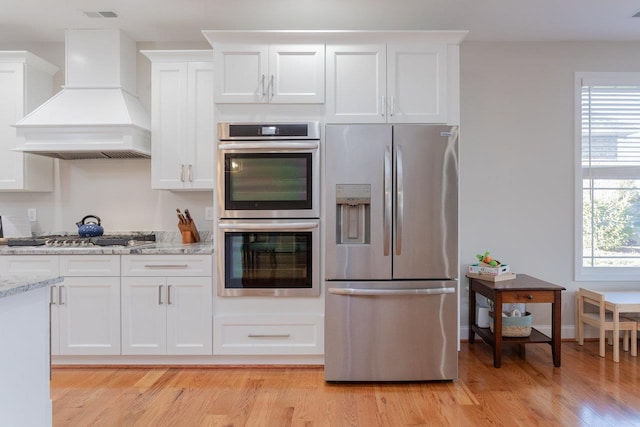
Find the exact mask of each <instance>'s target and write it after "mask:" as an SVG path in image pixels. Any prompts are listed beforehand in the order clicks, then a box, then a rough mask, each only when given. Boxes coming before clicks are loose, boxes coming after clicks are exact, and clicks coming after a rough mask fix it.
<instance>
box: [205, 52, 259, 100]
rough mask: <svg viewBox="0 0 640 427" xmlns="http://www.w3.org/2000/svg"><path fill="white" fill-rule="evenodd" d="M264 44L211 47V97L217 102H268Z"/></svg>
mask: <svg viewBox="0 0 640 427" xmlns="http://www.w3.org/2000/svg"><path fill="white" fill-rule="evenodd" d="M268 53H269V50H268V47H267V45H251V44H219V45H215V46H214V47H213V63H214V64H215V67H216V72H215V73H214V84H213V89H214V99H215V102H220V103H261V102H268V97H267V89H268V88H267V86H268V81H267V79H268V73H269V70H268V67H269V66H268V61H269V54H268Z"/></svg>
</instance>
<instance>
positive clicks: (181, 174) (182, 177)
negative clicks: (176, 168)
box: [180, 164, 184, 182]
mask: <svg viewBox="0 0 640 427" xmlns="http://www.w3.org/2000/svg"><path fill="white" fill-rule="evenodd" d="M180 181H181V182H184V164H181V165H180Z"/></svg>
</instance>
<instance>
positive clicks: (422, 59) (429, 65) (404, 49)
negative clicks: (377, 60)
mask: <svg viewBox="0 0 640 427" xmlns="http://www.w3.org/2000/svg"><path fill="white" fill-rule="evenodd" d="M387 72H388V74H387V96H388V100H387V103H388V105H387V110H388V115H389V117H388V122H391V123H446V122H447V45H446V43H427V44H425V43H422V44H415V45H414V44H389V45H387Z"/></svg>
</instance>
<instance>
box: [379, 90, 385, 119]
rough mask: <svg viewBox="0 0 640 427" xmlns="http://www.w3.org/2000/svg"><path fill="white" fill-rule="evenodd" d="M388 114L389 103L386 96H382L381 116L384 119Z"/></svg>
mask: <svg viewBox="0 0 640 427" xmlns="http://www.w3.org/2000/svg"><path fill="white" fill-rule="evenodd" d="M386 112H387V103H386V100H385V96H384V95H382V96H381V97H380V115H381V116H382V117H384V115H385V114H386Z"/></svg>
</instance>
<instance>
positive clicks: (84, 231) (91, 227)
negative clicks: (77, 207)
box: [76, 215, 104, 237]
mask: <svg viewBox="0 0 640 427" xmlns="http://www.w3.org/2000/svg"><path fill="white" fill-rule="evenodd" d="M90 218H93V219H94V220H97V221H98V222H97V223H96V222H95V221H87V220H88V219H90ZM76 225H77V226H78V236H80V237H98V236H102V234H103V233H104V228H102V226H101V225H100V218H98V217H97V216H95V215H87V216H85V217H84V218H82V221H80V222H76Z"/></svg>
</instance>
